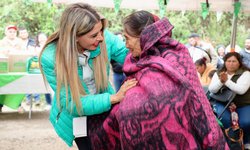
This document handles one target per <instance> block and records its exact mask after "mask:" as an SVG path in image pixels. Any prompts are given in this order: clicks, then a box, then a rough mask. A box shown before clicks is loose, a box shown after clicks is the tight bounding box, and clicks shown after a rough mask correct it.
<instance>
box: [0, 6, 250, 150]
mask: <svg viewBox="0 0 250 150" xmlns="http://www.w3.org/2000/svg"><path fill="white" fill-rule="evenodd" d="M106 26H107V20H106V19H105V18H104V17H103V16H102V15H101V14H99V13H98V12H97V11H96V10H95V9H94V8H93V7H91V6H90V5H88V4H85V3H75V4H71V5H69V6H68V7H67V8H66V9H65V11H64V12H63V13H62V16H61V19H60V24H59V28H58V30H56V32H54V33H53V34H52V35H50V36H49V37H48V39H47V38H43V39H44V40H43V42H40V43H38V44H35V43H34V42H33V41H32V40H29V38H28V37H29V36H28V35H27V33H26V40H23V39H25V38H22V40H23V43H24V41H26V42H25V44H23V45H22V46H21V47H23V48H24V47H25V48H26V50H28V49H33V50H35V51H38V52H39V53H40V55H39V58H40V66H41V68H40V69H41V73H42V74H43V76H44V77H45V80H46V81H47V82H48V83H49V85H50V86H51V88H52V89H53V91H54V93H55V94H54V97H53V100H52V102H51V103H52V108H51V111H50V122H51V123H52V125H53V127H54V129H55V131H56V133H57V134H58V136H59V137H60V138H62V140H64V142H65V143H66V144H67V145H68V146H72V145H73V141H75V143H76V145H77V147H78V149H80V150H85V149H87V150H90V149H93V150H94V149H96V150H99V149H109V150H112V149H131V150H132V149H229V146H228V144H227V142H226V138H225V137H224V134H223V132H222V129H221V128H220V126H219V124H218V122H217V120H216V115H215V114H214V112H213V108H212V106H211V105H210V102H209V100H208V97H207V95H206V92H207V91H209V92H212V93H217V92H218V91H219V90H220V89H221V88H222V87H224V86H226V87H228V88H229V89H230V90H232V91H233V92H235V93H236V96H235V98H234V100H233V102H234V103H235V105H236V106H237V113H238V114H239V125H240V126H241V128H242V129H243V131H244V144H245V149H250V132H249V131H250V121H249V119H248V118H247V114H248V112H249V113H250V69H249V68H250V37H248V38H247V39H246V41H245V48H244V49H242V50H237V52H233V51H228V50H226V47H225V46H224V45H218V46H217V47H216V48H214V46H213V45H212V44H211V43H209V42H207V41H205V40H203V39H202V36H201V35H199V34H197V33H192V34H191V35H190V36H189V37H188V43H187V44H186V45H184V44H182V43H180V42H178V40H176V39H173V38H172V29H173V27H174V26H173V25H172V24H171V23H170V22H169V20H168V19H167V18H162V19H159V18H158V17H157V16H156V15H154V14H152V13H150V12H148V11H144V10H141V11H136V12H134V13H132V14H130V15H128V16H126V17H125V18H124V20H123V33H122V35H123V37H124V39H123V38H121V37H119V36H120V35H121V33H119V34H114V33H111V32H110V31H109V30H108V29H107V28H106ZM24 30H25V29H24ZM6 31H9V34H16V31H17V28H16V27H15V26H9V27H7V28H6ZM26 31H27V30H26ZM22 34H24V35H25V32H24V31H23V30H21V28H20V29H19V36H20V38H21V36H23V37H25V36H24V35H22ZM40 35H41V36H44V37H45V35H44V34H40ZM10 37H11V38H10ZM38 39H39V38H38ZM11 40H13V42H10V41H11ZM14 41H15V42H14ZM20 41H21V39H18V38H17V37H15V36H13V35H12V36H9V38H7V34H6V37H5V38H4V39H3V40H2V42H3V43H5V44H6V43H11V46H13V47H17V46H18V44H17V43H19V42H20ZM29 43H30V44H29ZM34 44H35V46H34ZM23 48H22V49H23ZM5 50H6V49H5ZM110 64H111V66H112V69H113V72H114V85H115V91H114V90H113V88H112V86H111V83H110V81H109V72H110ZM204 89H205V90H204ZM225 105H226V104H225V103H221V102H216V105H215V106H216V111H217V112H216V113H217V114H220V113H221V111H222V110H223V108H224V107H225ZM79 120H80V121H79ZM190 120H191V121H190ZM221 121H222V123H223V125H224V126H225V127H226V128H227V127H229V126H230V125H231V124H230V111H229V110H227V111H226V112H225V113H224V114H223V115H222V120H221ZM79 127H82V130H81V131H82V132H81V133H78V132H77V131H80V130H78V129H76V128H79Z"/></svg>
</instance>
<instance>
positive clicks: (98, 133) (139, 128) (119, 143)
mask: <svg viewBox="0 0 250 150" xmlns="http://www.w3.org/2000/svg"><path fill="white" fill-rule="evenodd" d="M172 28H173V26H172V25H171V24H170V23H169V21H168V20H167V19H162V20H160V21H157V22H156V23H154V24H152V25H150V26H148V27H147V28H146V29H144V30H143V32H142V34H141V39H140V40H141V47H142V50H143V51H142V54H141V57H140V58H139V59H135V58H132V56H131V54H129V55H128V56H127V58H126V60H125V64H124V68H123V69H124V72H125V73H126V75H127V76H128V77H129V78H136V79H137V80H138V85H137V86H136V87H134V88H132V89H130V90H129V91H128V92H127V93H126V96H125V98H124V99H123V101H122V102H121V103H120V104H119V105H116V106H115V107H113V109H112V110H111V112H110V113H109V115H108V117H107V118H106V119H105V118H103V120H104V122H103V123H102V126H101V127H98V126H97V125H95V126H92V127H90V128H91V129H90V130H89V137H90V138H91V142H92V148H93V149H98V150H101V149H107V150H112V149H125V150H137V149H147V150H148V149H152V150H162V149H171V150H174V149H178V150H180V149H189V150H193V149H209V148H211V149H218V150H222V149H228V146H227V144H226V142H225V139H224V136H223V133H222V131H221V129H220V127H219V125H218V123H217V121H216V119H215V116H214V114H213V111H212V109H211V107H210V104H209V102H208V100H207V98H206V96H205V93H204V91H203V89H202V87H201V84H200V81H199V79H198V76H197V72H196V69H195V66H194V64H193V61H192V59H191V57H190V56H189V53H188V50H187V49H186V48H185V46H184V45H183V44H181V43H179V42H178V41H176V40H173V39H171V30H172ZM102 116H103V115H102ZM93 118H94V117H93ZM95 119H96V118H95Z"/></svg>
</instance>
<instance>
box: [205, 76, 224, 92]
mask: <svg viewBox="0 0 250 150" xmlns="http://www.w3.org/2000/svg"><path fill="white" fill-rule="evenodd" d="M222 86H223V84H222V83H221V81H220V79H219V76H218V74H217V73H215V74H214V75H213V78H212V80H211V82H210V84H209V86H208V90H209V91H210V92H212V93H217V92H218V91H219V90H220V88H221V87H222Z"/></svg>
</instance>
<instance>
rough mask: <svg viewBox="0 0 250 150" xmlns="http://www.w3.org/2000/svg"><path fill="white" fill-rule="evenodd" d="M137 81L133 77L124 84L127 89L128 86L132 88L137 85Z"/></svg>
mask: <svg viewBox="0 0 250 150" xmlns="http://www.w3.org/2000/svg"><path fill="white" fill-rule="evenodd" d="M137 83H138V81H137V80H136V79H135V78H133V79H130V80H127V81H125V82H124V84H123V85H124V87H125V88H126V89H127V88H131V87H133V86H135V85H136V84H137Z"/></svg>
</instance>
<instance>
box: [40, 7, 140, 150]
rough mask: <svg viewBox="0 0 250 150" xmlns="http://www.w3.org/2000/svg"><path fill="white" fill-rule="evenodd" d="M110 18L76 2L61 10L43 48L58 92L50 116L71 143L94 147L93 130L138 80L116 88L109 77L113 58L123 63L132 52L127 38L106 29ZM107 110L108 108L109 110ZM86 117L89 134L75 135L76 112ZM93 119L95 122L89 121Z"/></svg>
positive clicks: (43, 59) (45, 63) (43, 64)
mask: <svg viewBox="0 0 250 150" xmlns="http://www.w3.org/2000/svg"><path fill="white" fill-rule="evenodd" d="M106 23H107V22H106V19H105V18H103V17H101V16H100V15H99V14H98V13H97V11H96V10H95V9H94V8H92V7H91V6H90V5H88V4H84V3H74V4H71V5H68V7H67V8H66V9H65V10H64V12H63V13H62V16H61V19H60V24H59V29H58V30H57V31H56V32H55V33H53V34H52V35H51V36H49V38H48V40H47V42H46V44H45V47H44V49H43V50H42V51H41V53H40V65H41V67H40V68H41V72H42V74H43V76H44V77H45V80H47V81H48V83H49V85H50V87H51V88H52V89H53V91H54V92H55V94H54V97H53V100H52V108H51V110H50V122H51V123H52V125H53V127H54V129H55V131H56V133H57V134H58V135H59V137H61V138H62V139H63V140H64V142H65V143H67V145H68V146H72V145H73V144H72V143H73V141H75V142H76V145H77V147H78V149H80V150H83V149H91V147H92V146H93V145H90V143H92V142H93V143H95V144H94V146H97V145H98V141H96V140H94V141H90V139H89V136H91V133H90V132H89V130H90V129H91V128H95V126H96V125H98V124H99V123H100V124H102V120H103V119H105V118H106V116H107V115H108V114H109V110H110V109H111V106H112V105H113V104H116V103H119V102H120V101H121V100H122V99H123V97H124V95H125V93H126V92H127V90H129V89H130V88H132V87H134V86H135V85H136V84H137V81H136V80H135V79H131V80H128V81H126V82H125V83H124V84H123V85H122V86H121V88H120V90H119V91H118V92H117V93H115V92H114V90H113V88H112V86H111V84H110V82H109V77H108V75H109V64H110V62H109V61H110V59H114V60H115V61H117V62H119V63H122V64H123V62H124V59H125V57H126V55H127V53H128V50H127V49H126V47H125V44H124V42H123V41H122V40H121V39H119V38H118V37H117V36H115V35H114V34H112V33H111V32H109V31H108V30H106V29H105V27H106ZM105 112H106V113H105ZM82 116H88V117H87V124H88V125H87V129H88V135H87V136H81V137H75V136H74V135H73V126H72V124H73V118H74V120H75V119H77V118H78V119H79V117H82ZM89 124H93V126H89Z"/></svg>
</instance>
